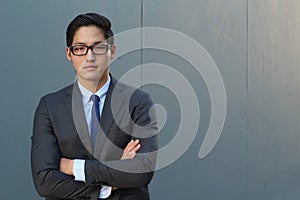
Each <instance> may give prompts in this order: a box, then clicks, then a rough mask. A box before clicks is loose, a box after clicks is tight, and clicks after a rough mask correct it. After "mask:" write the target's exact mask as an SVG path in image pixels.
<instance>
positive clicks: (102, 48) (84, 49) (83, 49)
mask: <svg viewBox="0 0 300 200" xmlns="http://www.w3.org/2000/svg"><path fill="white" fill-rule="evenodd" d="M69 48H70V50H71V52H72V53H73V55H74V56H84V55H86V54H87V53H88V51H89V49H91V51H92V52H93V54H95V55H104V54H106V53H107V51H108V49H109V48H110V45H109V44H103V43H99V44H94V45H91V46H87V45H83V44H82V45H81V44H80V45H74V46H71V47H69Z"/></svg>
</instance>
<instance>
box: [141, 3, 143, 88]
mask: <svg viewBox="0 0 300 200" xmlns="http://www.w3.org/2000/svg"><path fill="white" fill-rule="evenodd" d="M143 28H144V1H143V0H141V81H142V84H141V85H142V86H141V89H142V90H143V89H144V86H143V85H144V77H143V64H144V50H143V47H144V46H143V39H144V38H143Z"/></svg>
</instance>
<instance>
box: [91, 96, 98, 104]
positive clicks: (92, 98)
mask: <svg viewBox="0 0 300 200" xmlns="http://www.w3.org/2000/svg"><path fill="white" fill-rule="evenodd" d="M91 100H92V101H93V102H94V103H95V102H98V103H99V101H100V97H99V96H98V95H96V94H93V95H92V96H91Z"/></svg>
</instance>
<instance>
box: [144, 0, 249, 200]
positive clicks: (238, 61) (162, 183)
mask: <svg viewBox="0 0 300 200" xmlns="http://www.w3.org/2000/svg"><path fill="white" fill-rule="evenodd" d="M143 3H144V6H143V8H144V12H143V13H144V14H143V27H148V26H151V27H163V28H170V29H174V30H176V31H179V32H181V33H184V34H186V35H188V36H189V37H191V38H193V39H194V40H196V41H197V42H198V43H199V44H201V45H202V46H203V47H204V48H205V49H206V50H207V52H208V53H209V54H210V55H211V57H212V59H213V60H214V61H215V63H216V64H217V66H218V68H219V70H220V72H221V75H222V77H223V80H224V83H225V87H226V92H227V101H228V102H227V103H228V107H227V117H226V121H225V126H224V129H223V133H222V135H221V137H220V139H219V141H218V143H217V145H216V146H215V148H214V149H213V150H212V152H211V153H210V154H209V155H208V156H207V157H205V158H204V159H202V160H200V159H199V158H198V152H199V149H200V146H201V144H202V142H203V137H204V135H205V134H206V132H207V127H208V123H209V121H210V117H211V101H210V96H209V93H208V89H207V87H206V84H205V82H204V80H203V77H201V76H199V75H198V74H197V73H196V71H195V69H194V68H193V66H192V65H191V64H190V63H188V62H187V60H185V59H186V58H184V57H180V56H182V55H174V54H172V53H170V52H165V51H159V50H153V49H152V50H144V52H143V55H144V58H143V60H144V64H146V63H153V62H155V63H161V64H165V65H168V66H170V67H171V68H173V69H175V70H177V71H179V72H180V73H181V74H182V75H183V76H184V77H186V78H187V79H188V81H189V82H190V83H191V85H192V86H193V88H194V91H195V92H196V94H197V97H198V100H199V105H200V111H201V112H200V115H201V120H200V127H199V130H198V133H197V136H196V139H195V140H194V141H193V143H192V145H191V146H190V148H189V149H188V150H187V152H186V153H185V154H184V155H183V156H182V157H181V158H180V159H178V160H177V161H176V162H175V163H173V164H171V165H169V166H168V167H166V168H164V169H161V170H159V171H158V172H157V173H156V176H155V179H154V181H153V183H152V185H151V186H152V187H151V192H152V196H153V199H211V200H219V199H220V200H221V199H222V200H224V199H238V200H241V199H245V197H246V173H245V172H246V171H245V163H246V160H245V155H246V127H247V120H246V94H247V92H246V88H247V1H234V0H232V1H220V0H211V1H196V0H191V1H180V0H166V1H158V0H151V1H143ZM173 42H174V43H178V46H180V45H182V46H184V45H183V44H181V42H182V41H173ZM145 75H146V74H145ZM145 75H144V76H145ZM205 78H207V77H205ZM166 79H167V80H168V81H171V82H172V81H176V80H170V79H169V77H166ZM159 88H160V90H165V91H166V90H167V89H166V88H163V87H159V86H157V85H156V86H152V87H151V86H148V87H146V88H145V89H146V90H147V89H148V90H150V91H152V93H153V94H154V96H155V99H156V100H157V101H160V102H163V104H164V105H165V106H166V109H167V111H169V113H168V114H169V115H168V119H167V122H166V126H165V128H164V129H163V130H162V132H161V135H160V140H159V141H160V145H161V147H163V146H165V145H166V144H168V142H170V141H171V139H172V138H174V137H175V135H176V132H177V128H178V126H179V124H178V122H179V121H180V107H179V104H178V103H176V101H175V102H174V94H173V95H170V94H169V93H167V92H165V93H163V92H161V93H159V95H156V94H157V93H156V92H155V91H158V90H159ZM175 96H176V95H175ZM186 98H189V97H186ZM191 106H192V105H191ZM190 120H194V119H190ZM189 131H190V130H186V132H187V134H188V133H189ZM178 148H181V147H180V146H178Z"/></svg>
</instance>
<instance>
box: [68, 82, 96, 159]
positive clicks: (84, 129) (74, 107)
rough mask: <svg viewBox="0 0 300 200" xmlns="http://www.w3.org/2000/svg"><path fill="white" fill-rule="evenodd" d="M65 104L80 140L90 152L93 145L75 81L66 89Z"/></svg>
mask: <svg viewBox="0 0 300 200" xmlns="http://www.w3.org/2000/svg"><path fill="white" fill-rule="evenodd" d="M65 105H66V107H67V109H68V113H69V114H70V115H71V118H72V119H73V122H74V126H75V128H76V131H77V133H78V136H79V138H80V140H81V141H82V143H83V145H84V147H85V148H86V149H87V150H88V151H89V152H90V153H91V154H92V153H93V147H92V143H91V140H90V136H89V131H88V130H89V129H88V125H87V123H86V118H85V114H84V110H83V104H82V96H81V92H80V90H79V87H78V84H77V82H75V83H74V84H73V87H70V89H69V90H68V91H67V98H65Z"/></svg>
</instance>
